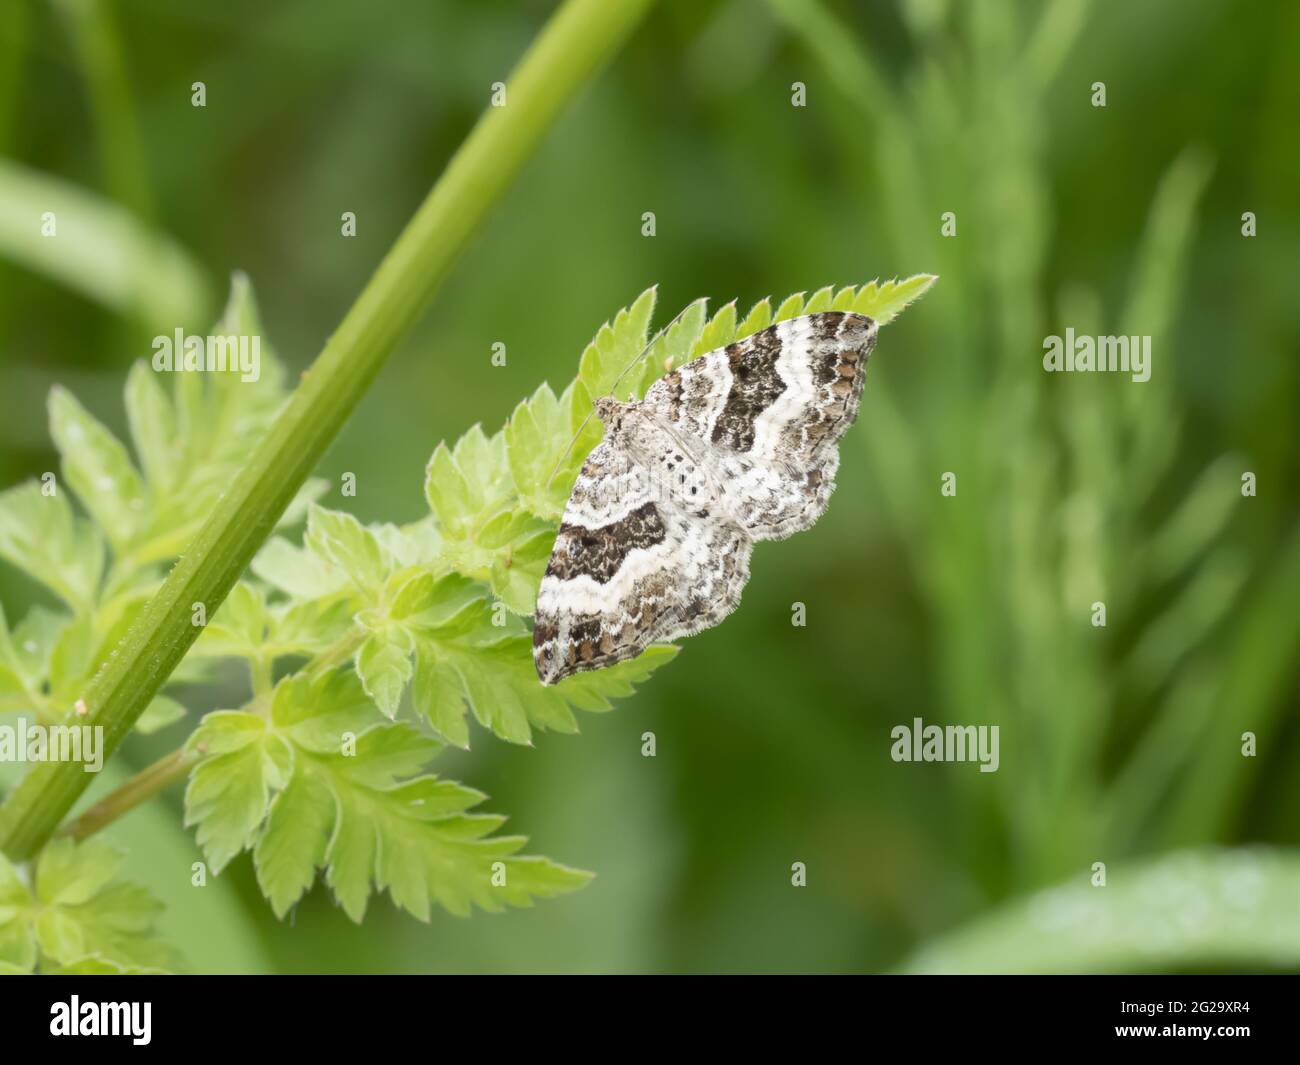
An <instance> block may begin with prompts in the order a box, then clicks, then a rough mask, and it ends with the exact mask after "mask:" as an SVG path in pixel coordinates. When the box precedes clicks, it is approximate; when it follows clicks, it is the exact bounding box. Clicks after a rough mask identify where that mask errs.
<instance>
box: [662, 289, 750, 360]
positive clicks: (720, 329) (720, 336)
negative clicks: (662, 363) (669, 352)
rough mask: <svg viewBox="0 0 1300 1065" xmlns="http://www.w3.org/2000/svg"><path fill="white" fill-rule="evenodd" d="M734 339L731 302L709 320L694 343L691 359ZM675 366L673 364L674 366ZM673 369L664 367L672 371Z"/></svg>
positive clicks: (733, 310) (733, 318)
mask: <svg viewBox="0 0 1300 1065" xmlns="http://www.w3.org/2000/svg"><path fill="white" fill-rule="evenodd" d="M735 339H736V301H735V300H732V301H731V302H730V303H728V304H727V305H726V306H724V307H723V308H722V310H720V311H718V313H717V314H715V315H714V316H713V317H712V318H710V319H709V323H708V325H706V326H705V327H704V331H703V332H702V333H700V336H699V339H698V340H696V341H695V348H694V350H693V351H692V352H691V357H692V358H694V357H695V356H696V355H703V354H704V353H705V352H706V351H716V350H717V349H718V348H721V347H725V346H726V345H728V344H730V343H731V342H732V341H733V340H735ZM675 365H676V364H675V363H674V366H675ZM672 368H673V367H666V369H672Z"/></svg>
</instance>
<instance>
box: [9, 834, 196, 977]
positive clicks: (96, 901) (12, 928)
mask: <svg viewBox="0 0 1300 1065" xmlns="http://www.w3.org/2000/svg"><path fill="white" fill-rule="evenodd" d="M121 864H122V856H121V855H120V854H119V853H118V852H117V851H115V850H114V849H113V848H112V847H110V846H108V844H106V843H103V842H102V841H99V840H88V841H87V842H85V843H82V844H79V845H78V844H74V843H73V842H72V841H71V840H67V839H59V840H55V841H54V842H53V843H50V844H49V845H48V846H47V847H45V849H44V850H43V851H42V852H41V856H40V858H39V860H38V861H37V862H36V866H35V872H34V876H33V881H32V883H31V884H30V885H29V884H28V883H27V882H26V880H25V877H24V874H23V873H22V872H21V871H20V870H19V869H18V867H16V866H14V865H13V864H12V863H10V862H9V860H8V859H7V858H5V857H4V855H0V971H7V972H24V973H28V972H35V971H37V970H39V971H41V972H66V973H74V972H75V973H90V972H140V971H159V970H161V969H163V968H165V967H167V966H169V965H171V964H172V958H171V952H170V951H169V950H168V948H167V947H166V945H165V944H163V943H162V942H161V941H160V940H159V939H158V937H157V935H156V933H155V931H154V922H155V920H156V919H157V917H158V913H159V911H160V910H161V907H160V906H159V904H158V903H157V902H156V901H154V899H153V898H152V897H150V895H149V893H148V892H147V891H145V890H144V888H141V887H139V886H137V885H135V884H131V883H128V882H126V881H123V880H121V879H119V878H118V875H117V874H118V870H119V868H120V867H121Z"/></svg>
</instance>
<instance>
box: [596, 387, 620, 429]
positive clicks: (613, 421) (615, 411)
mask: <svg viewBox="0 0 1300 1065" xmlns="http://www.w3.org/2000/svg"><path fill="white" fill-rule="evenodd" d="M596 417H597V418H599V419H600V420H601V421H602V422H604V423H605V428H606V429H609V430H610V431H611V432H612V431H613V430H615V429H618V428H620V427H621V425H622V422H623V404H622V403H620V402H619V401H618V400H616V399H615V398H614V397H613V396H601V397H600V398H599V399H597V400H596Z"/></svg>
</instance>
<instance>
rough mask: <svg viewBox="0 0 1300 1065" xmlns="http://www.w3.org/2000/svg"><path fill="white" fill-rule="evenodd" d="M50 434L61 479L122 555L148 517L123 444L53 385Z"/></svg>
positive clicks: (139, 483) (137, 478) (137, 477)
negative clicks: (61, 466) (57, 454)
mask: <svg viewBox="0 0 1300 1065" xmlns="http://www.w3.org/2000/svg"><path fill="white" fill-rule="evenodd" d="M49 413H50V436H52V437H53V438H54V446H55V447H57V448H58V449H59V454H60V456H61V457H62V459H63V477H64V480H65V481H67V483H68V485H69V486H70V487H71V488H72V490H73V491H74V492H75V493H76V494H77V498H78V499H80V500H81V503H82V505H83V506H84V507H85V508H86V509H87V510H88V511H90V513H91V515H92V516H93V517H94V518H95V521H96V522H98V524H99V527H100V528H101V529H103V530H104V532H105V534H106V535H107V536H108V539H109V542H110V543H112V544H113V546H114V547H115V548H116V549H117V550H119V551H121V550H123V549H124V548H125V547H126V545H128V544H129V543H130V542H131V540H132V538H133V537H134V536H135V534H136V532H137V531H138V530H139V529H140V527H141V525H142V524H143V523H144V521H145V519H146V518H147V510H148V504H147V502H146V498H145V488H144V482H143V481H142V480H141V478H140V474H139V473H138V472H137V471H136V468H135V466H134V465H132V463H131V457H130V455H128V454H127V450H126V447H125V445H123V444H122V442H121V441H120V440H118V439H117V437H115V436H114V435H113V434H112V433H111V432H109V431H108V430H107V429H106V428H105V427H104V426H103V425H102V424H101V423H100V422H99V421H98V420H97V419H96V418H94V417H93V416H92V415H91V414H90V412H89V411H87V410H86V409H85V407H83V406H82V405H81V404H80V403H78V402H77V400H76V398H75V397H74V396H73V395H72V393H70V392H68V391H67V390H66V389H63V388H60V387H58V386H55V387H54V388H53V389H51V390H50V398H49Z"/></svg>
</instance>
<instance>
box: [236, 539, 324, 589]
mask: <svg viewBox="0 0 1300 1065" xmlns="http://www.w3.org/2000/svg"><path fill="white" fill-rule="evenodd" d="M251 568H252V570H253V572H254V573H255V574H256V575H257V576H258V577H259V578H261V579H262V580H264V581H265V582H266V583H267V584H269V585H271V587H273V588H278V589H279V590H280V591H282V592H284V593H285V594H286V595H289V596H292V597H294V598H297V599H319V598H322V597H324V596H328V595H332V594H334V593H335V592H338V591H342V590H343V589H344V588H346V587H347V586H348V575H347V573H345V572H344V571H343V570H341V569H339V568H338V567H337V566H332V565H330V564H329V563H328V562H326V561H324V560H323V559H321V558H320V557H319V556H318V555H317V554H316V553H315V552H313V551H309V550H308V549H307V548H305V547H298V546H297V545H295V544H291V543H290V542H289V541H288V540H285V539H284V538H283V537H279V536H275V537H272V538H271V539H270V540H268V541H267V542H266V544H265V546H263V548H262V550H261V551H259V552H258V553H257V555H256V556H255V557H254V558H253V564H252V567H251Z"/></svg>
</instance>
